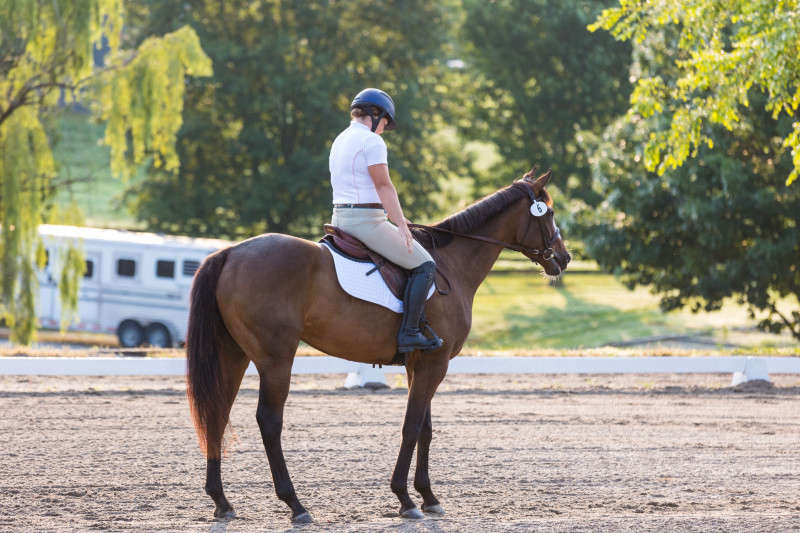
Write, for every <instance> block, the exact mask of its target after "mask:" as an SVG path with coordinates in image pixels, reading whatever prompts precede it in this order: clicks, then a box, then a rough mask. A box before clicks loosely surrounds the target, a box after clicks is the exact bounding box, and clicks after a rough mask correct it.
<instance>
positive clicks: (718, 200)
mask: <svg viewBox="0 0 800 533" xmlns="http://www.w3.org/2000/svg"><path fill="white" fill-rule="evenodd" d="M756 99H757V98H756ZM785 122H786V121H784V123H779V122H776V121H774V120H773V119H772V118H771V117H770V116H769V115H768V114H767V113H766V112H764V111H763V108H762V111H761V112H760V113H759V112H757V111H756V110H755V109H754V110H751V113H750V114H749V115H748V116H747V125H748V127H747V128H746V129H744V131H739V132H738V134H737V135H733V134H732V133H730V132H727V131H725V130H724V129H722V128H716V129H714V130H712V131H711V132H710V133H709V138H710V139H711V140H712V141H713V144H714V147H715V148H714V150H711V149H709V148H706V147H700V149H699V150H698V154H697V156H696V157H692V158H689V159H687V161H686V162H685V163H684V164H683V166H681V167H680V168H679V169H676V170H670V171H666V172H665V173H664V175H663V176H661V177H659V176H658V175H656V174H655V173H652V172H648V171H647V170H646V169H644V168H642V165H641V163H640V161H641V159H642V157H643V152H644V149H643V148H642V145H643V144H644V143H645V142H646V140H647V138H648V135H649V131H650V128H651V121H645V120H643V119H642V120H639V121H638V122H633V123H632V122H631V121H630V120H629V118H627V117H623V118H621V119H620V120H619V121H617V122H616V123H615V124H614V125H612V126H611V127H609V128H608V129H607V131H606V132H605V133H604V135H603V136H602V138H596V139H591V140H590V139H586V141H585V142H586V144H587V146H589V147H590V149H591V150H592V152H593V156H592V160H593V163H594V164H595V165H596V174H597V177H598V179H599V182H600V183H601V185H602V188H603V189H602V190H603V191H604V193H605V195H606V197H607V201H606V202H605V203H604V204H603V205H602V206H601V207H600V209H598V210H596V211H593V212H592V213H591V214H590V216H591V218H592V219H593V220H594V221H595V222H596V223H597V225H596V226H595V227H594V229H593V231H592V232H591V234H590V236H589V238H588V239H587V243H588V245H589V249H590V252H591V254H592V255H593V257H594V258H595V259H596V260H597V261H598V263H599V264H600V265H601V267H603V268H605V269H607V270H610V271H612V272H614V273H616V274H618V275H622V276H623V279H624V281H625V283H626V284H627V285H628V286H629V287H634V286H635V285H647V286H650V287H651V290H652V291H653V292H656V293H659V294H660V295H661V307H662V309H664V310H672V309H677V308H680V307H683V306H690V307H691V308H692V310H694V311H700V310H705V311H712V310H716V309H719V308H720V307H721V305H722V304H723V302H724V300H725V299H726V298H728V297H732V296H733V297H736V298H737V300H738V301H739V302H740V303H745V304H747V305H748V306H749V309H750V313H751V315H752V316H754V317H755V316H756V315H759V316H760V317H761V322H760V324H759V325H760V327H761V328H762V329H765V330H767V331H772V332H775V333H779V332H781V331H782V330H784V329H786V330H788V331H789V332H790V333H791V334H792V335H793V336H794V337H795V338H797V339H798V340H800V312H798V311H797V309H798V303H799V301H800V265H798V262H797V258H798V257H800V228H798V224H797V216H798V213H800V191H798V189H797V188H796V187H790V188H786V187H785V185H784V176H785V175H786V173H787V172H788V171H789V168H790V166H791V161H790V159H789V157H788V155H787V154H783V155H781V154H782V147H781V140H780V139H781V138H782V136H781V134H782V133H784V132H786V131H788V129H789V125H788V124H786V123H785Z"/></svg>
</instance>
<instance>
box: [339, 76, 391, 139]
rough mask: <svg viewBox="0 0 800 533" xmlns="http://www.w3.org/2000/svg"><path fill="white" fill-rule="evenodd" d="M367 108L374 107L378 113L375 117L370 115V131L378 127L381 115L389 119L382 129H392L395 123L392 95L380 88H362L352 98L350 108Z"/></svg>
mask: <svg viewBox="0 0 800 533" xmlns="http://www.w3.org/2000/svg"><path fill="white" fill-rule="evenodd" d="M356 107H358V108H360V109H367V108H369V107H376V108H378V111H380V113H379V114H378V116H377V117H374V116H372V117H371V118H372V131H375V130H376V129H378V123H379V122H380V121H381V119H382V118H383V117H386V118H388V119H389V122H388V123H387V124H386V127H385V128H384V129H386V130H393V129H394V128H395V125H396V124H397V123H396V122H395V120H394V100H392V97H391V96H389V95H388V94H386V93H385V92H383V91H381V90H380V89H373V88H371V87H370V88H368V89H364V90H363V91H361V92H360V93H358V94H357V95H356V97H355V98H353V103H352V104H350V109H351V110H352V109H354V108H356Z"/></svg>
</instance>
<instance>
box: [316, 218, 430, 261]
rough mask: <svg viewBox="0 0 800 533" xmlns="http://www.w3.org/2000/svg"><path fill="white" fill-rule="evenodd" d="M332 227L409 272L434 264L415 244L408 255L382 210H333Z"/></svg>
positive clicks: (397, 230) (424, 250) (424, 251)
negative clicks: (424, 264) (341, 230)
mask: <svg viewBox="0 0 800 533" xmlns="http://www.w3.org/2000/svg"><path fill="white" fill-rule="evenodd" d="M331 224H333V225H334V226H338V227H340V228H342V229H343V230H344V231H346V232H347V233H349V234H351V235H352V236H353V237H356V238H357V239H358V240H360V241H361V242H363V243H364V244H366V245H367V247H368V248H369V249H370V250H374V251H375V252H378V253H379V254H381V255H382V256H384V257H385V258H386V259H388V260H389V261H391V262H393V263H396V264H398V265H400V266H401V267H403V268H406V269H409V270H411V269H412V268H416V267H418V266H420V265H421V264H422V263H426V262H428V261H433V258H432V257H431V254H429V253H428V251H427V250H426V249H425V248H423V247H422V245H421V244H420V243H418V242H417V241H413V245H414V246H413V248H412V251H411V252H409V251H408V248H407V247H406V243H405V241H404V240H403V236H402V235H401V234H400V230H399V229H397V226H395V225H394V224H392V223H391V222H389V220H388V219H387V218H386V212H384V210H383V209H362V208H356V207H334V208H333V217H331Z"/></svg>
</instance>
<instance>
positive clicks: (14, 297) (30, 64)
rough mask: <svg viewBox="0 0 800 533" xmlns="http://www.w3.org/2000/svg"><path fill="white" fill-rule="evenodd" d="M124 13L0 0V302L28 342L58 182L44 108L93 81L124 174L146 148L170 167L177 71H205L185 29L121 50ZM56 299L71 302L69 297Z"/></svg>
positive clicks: (97, 0)
mask: <svg viewBox="0 0 800 533" xmlns="http://www.w3.org/2000/svg"><path fill="white" fill-rule="evenodd" d="M122 15H123V14H122V3H121V0H82V1H74V2H50V1H45V0H0V190H1V191H2V197H0V225H2V228H3V231H2V234H0V253H1V255H2V257H0V268H2V272H1V273H2V294H0V302H1V307H2V309H0V310H1V311H2V312H3V316H4V318H5V319H6V322H7V323H8V324H9V325H10V326H11V328H12V340H13V341H15V342H21V343H29V342H30V341H31V340H32V338H33V335H34V332H35V327H36V317H35V314H34V313H35V305H34V304H35V301H34V294H35V291H36V275H35V264H36V261H37V255H38V254H37V251H38V250H40V249H41V247H40V245H39V242H38V236H37V226H38V224H39V223H40V222H42V220H43V218H44V216H45V214H46V211H47V208H48V206H49V204H50V202H51V200H52V196H53V194H54V189H55V185H56V184H54V182H53V179H54V176H55V172H56V166H55V163H54V161H53V158H52V152H51V146H50V140H49V139H48V136H47V134H46V131H45V127H44V122H43V120H44V115H45V113H46V111H47V110H49V109H51V108H52V107H53V106H55V105H57V104H58V103H59V100H60V99H62V98H63V99H64V100H65V101H74V100H75V99H77V98H78V97H79V96H81V95H84V94H86V95H88V94H90V93H89V91H92V90H97V91H99V95H100V98H101V99H100V103H101V115H102V117H103V118H105V119H107V120H108V121H109V123H110V125H111V128H110V130H109V131H108V134H107V136H106V142H107V143H108V144H109V145H110V146H111V149H112V153H113V154H114V168H115V170H116V171H117V172H118V173H120V174H129V173H130V172H131V170H132V169H133V168H134V167H135V165H136V164H138V163H139V162H141V161H142V160H143V158H144V157H147V156H153V157H155V158H156V161H162V160H163V161H165V162H166V165H167V167H168V168H173V167H174V166H175V162H176V158H175V150H174V132H175V129H176V128H177V126H176V124H178V125H179V123H180V103H179V102H180V101H181V100H182V96H183V87H184V85H183V84H184V82H183V77H184V74H185V73H196V74H209V73H210V62H209V60H208V58H207V57H206V56H205V55H204V54H203V52H202V50H200V48H199V44H198V41H197V38H196V36H195V35H194V33H193V32H192V30H190V29H180V30H178V31H176V32H174V33H173V34H170V35H167V36H164V37H163V38H159V39H154V40H153V41H151V42H149V43H143V45H142V47H140V48H139V50H138V52H136V53H133V54H131V53H130V52H126V51H124V50H122V49H121V48H120V47H119V41H120V39H119V35H120V33H121V31H122V27H123V16H122ZM103 36H105V37H106V38H107V41H108V44H109V47H110V50H111V64H110V66H109V67H108V68H107V69H106V70H105V71H104V72H102V73H101V75H100V76H95V75H94V74H93V47H94V45H95V44H96V43H98V42H99V41H100V39H101V37H103ZM109 86H110V87H111V89H109ZM68 255H69V253H68ZM78 259H79V257H78V256H75V255H74V254H72V256H71V257H68V261H67V264H68V265H71V266H72V267H73V268H75V269H79V268H83V262H82V260H80V261H79V260H78ZM76 272H77V270H76V271H75V272H72V273H70V272H67V273H66V274H65V276H67V278H65V279H71V278H70V276H74V275H75V273H76ZM67 285H69V286H71V287H72V289H71V290H72V291H74V290H77V285H76V284H71V283H67ZM73 296H74V295H73ZM62 303H63V304H64V305H63V306H62V307H63V308H64V309H65V311H66V312H67V313H69V312H70V311H74V305H75V303H76V300H75V298H74V297H68V298H66V301H64V302H62ZM70 306H73V308H72V309H70Z"/></svg>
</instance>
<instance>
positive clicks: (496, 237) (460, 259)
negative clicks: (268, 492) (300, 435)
mask: <svg viewBox="0 0 800 533" xmlns="http://www.w3.org/2000/svg"><path fill="white" fill-rule="evenodd" d="M533 172H534V171H533V170H531V171H530V172H528V173H527V174H525V176H524V177H523V178H522V179H520V180H518V181H516V182H514V183H513V184H512V185H510V186H508V187H505V188H503V189H501V190H499V191H497V192H495V193H494V194H491V195H489V196H487V197H485V198H484V199H482V200H480V201H478V202H476V203H475V204H473V205H472V206H470V207H468V208H466V209H464V210H463V211H460V212H459V213H456V214H455V215H453V216H451V217H449V218H447V219H445V220H444V221H442V222H440V223H439V224H437V225H435V226H431V227H429V229H428V230H423V231H420V230H415V233H416V236H417V238H418V239H420V241H422V242H423V244H424V245H426V247H428V248H429V249H430V250H431V252H432V255H433V257H434V259H435V260H436V264H437V266H438V267H439V270H440V271H441V273H442V274H443V275H444V276H445V277H446V278H447V279H448V280H449V281H450V285H451V288H450V292H449V294H448V295H446V296H443V295H441V294H437V295H434V296H433V297H432V298H431V299H430V300H429V301H428V303H427V307H426V314H427V317H428V320H429V321H430V323H431V325H432V326H433V329H434V330H435V331H436V332H437V333H438V334H439V335H440V336H441V337H442V338H443V339H444V345H443V346H442V347H441V348H438V349H436V350H434V351H431V352H424V353H420V352H414V353H411V354H409V357H408V359H407V361H406V372H407V375H408V405H407V408H406V416H405V421H404V423H403V430H402V445H401V446H400V453H399V456H398V458H397V464H396V466H395V468H394V473H393V474H392V480H391V489H392V491H393V492H394V493H395V494H396V495H397V497H398V498H399V499H400V515H401V516H403V517H405V518H421V517H422V516H423V515H422V513H421V512H420V511H419V510H418V509H417V508H416V506H415V505H414V502H413V501H412V500H411V498H410V497H409V494H408V472H409V468H410V466H411V456H412V453H413V452H414V447H415V446H416V445H418V446H419V448H418V450H417V466H416V474H415V476H414V488H415V489H416V490H417V491H418V492H419V493H420V494H421V495H422V499H423V504H422V510H423V511H425V512H427V513H432V514H442V513H443V510H442V507H441V506H440V505H439V500H437V499H436V497H435V496H434V495H433V492H432V491H431V483H430V479H429V477H428V452H429V448H430V443H431V433H432V427H431V399H432V398H433V395H434V393H435V392H436V388H437V387H438V386H439V383H440V382H441V381H442V379H443V378H444V376H445V374H446V373H447V366H448V363H449V361H450V359H451V358H453V357H455V356H456V355H457V354H458V353H459V351H460V350H461V347H462V345H463V344H464V340H465V339H466V338H467V333H468V332H469V329H470V324H471V321H472V300H473V298H474V296H475V292H476V291H477V289H478V286H479V285H480V284H481V282H482V281H483V279H484V278H485V277H486V275H487V274H488V273H489V270H490V269H491V268H492V265H493V264H494V263H495V261H496V260H497V257H498V255H499V254H500V251H501V250H502V248H503V246H505V247H508V248H511V249H514V250H518V251H521V252H522V253H524V254H525V255H527V256H528V257H529V258H530V259H531V260H533V261H535V262H538V263H539V264H541V265H542V266H543V267H544V270H545V272H546V273H547V274H548V275H551V276H558V275H560V274H561V272H562V271H563V270H564V269H565V268H566V267H567V263H568V262H569V260H570V256H569V253H568V252H567V250H566V248H565V247H564V243H563V241H562V239H561V236H560V233H559V231H558V228H557V226H556V225H555V221H554V219H553V212H552V209H551V206H552V200H551V198H550V195H549V194H548V193H547V192H546V191H545V185H546V184H547V183H548V181H549V180H550V172H549V171H548V172H547V173H546V174H544V175H542V176H540V177H539V178H537V179H534V178H533ZM538 202H544V203H545V204H546V206H547V208H546V213H545V214H543V215H541V216H533V215H532V213H533V211H534V210H535V208H537V207H538V208H540V209H544V206H542V205H540V204H539V203H538ZM533 204H537V205H535V206H534V205H533ZM399 324H400V315H399V314H397V313H394V312H392V311H390V310H388V309H385V308H383V307H380V306H377V305H375V304H372V303H368V302H365V301H362V300H357V299H355V298H353V297H351V296H350V295H348V294H347V293H345V292H344V291H343V290H342V289H341V288H340V287H339V283H338V281H337V278H336V273H335V272H334V266H333V259H332V257H331V254H330V252H329V250H327V249H325V247H323V246H320V245H318V244H316V243H313V242H310V241H306V240H302V239H298V238H295V237H291V236H288V235H281V234H266V235H261V236H259V237H254V238H252V239H248V240H246V241H243V242H241V243H238V244H236V245H234V246H231V247H229V248H226V249H223V250H220V251H218V252H216V253H214V254H212V255H211V256H209V257H208V258H207V259H206V260H205V261H204V262H203V264H202V266H201V267H200V269H199V270H198V271H197V273H196V275H195V279H194V283H193V285H192V303H191V311H190V316H189V332H188V336H187V346H186V351H187V392H188V396H189V404H190V406H191V409H192V415H193V418H194V423H195V426H196V428H197V433H198V436H199V439H200V444H201V446H202V447H203V448H204V450H205V453H206V457H207V471H206V485H205V490H206V493H207V494H208V495H209V496H211V498H212V499H213V500H214V503H215V504H216V509H215V511H214V516H216V517H229V516H233V508H232V507H231V505H230V503H228V500H227V499H226V498H225V495H224V493H223V490H222V478H221V474H220V459H221V455H222V454H221V452H222V448H223V446H222V438H223V433H224V432H225V428H226V426H227V424H228V416H229V414H230V410H231V406H232V404H233V401H234V398H235V397H236V393H237V391H238V390H239V385H240V383H241V381H242V377H243V376H244V373H245V370H246V368H247V366H248V364H249V363H250V361H252V362H253V363H254V364H255V367H256V368H257V369H258V374H259V377H260V385H259V396H258V408H257V411H256V420H257V421H258V425H259V428H260V430H261V437H262V439H263V441H264V448H265V449H266V453H267V458H268V460H269V465H270V469H271V470H272V479H273V482H274V484H275V492H276V493H277V495H278V498H280V499H281V500H283V501H284V502H286V504H287V505H288V506H289V507H290V508H291V510H292V521H293V522H310V521H311V516H310V515H309V514H308V512H307V511H306V510H305V508H304V507H303V506H302V505H301V504H300V502H299V500H298V499H297V495H296V494H295V491H294V487H293V486H292V481H291V479H290V478H289V472H288V470H287V468H286V463H285V461H284V457H283V451H282V449H281V430H282V427H283V407H284V403H285V402H286V397H287V394H288V393H289V379H290V376H291V371H292V362H293V360H294V355H295V351H296V350H297V346H298V343H299V342H300V341H301V340H303V341H305V342H306V343H308V344H309V345H311V346H314V347H315V348H317V349H319V350H320V351H322V352H325V353H328V354H331V355H334V356H337V357H342V358H344V359H349V360H351V361H358V362H362V363H382V364H387V363H389V362H390V361H391V360H392V358H393V357H394V355H395V351H396V334H397V328H398V326H399Z"/></svg>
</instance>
